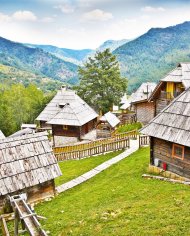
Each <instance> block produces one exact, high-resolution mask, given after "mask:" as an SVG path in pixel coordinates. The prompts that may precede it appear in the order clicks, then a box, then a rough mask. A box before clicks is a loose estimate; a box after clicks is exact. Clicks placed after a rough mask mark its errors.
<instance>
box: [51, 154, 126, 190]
mask: <svg viewBox="0 0 190 236" xmlns="http://www.w3.org/2000/svg"><path fill="white" fill-rule="evenodd" d="M121 152H122V151H116V152H111V153H107V154H102V155H98V156H93V157H88V158H84V159H82V160H80V161H78V160H77V161H76V160H71V161H63V162H59V166H60V168H61V171H62V173H63V175H62V176H60V177H58V178H56V179H55V183H56V185H57V186H58V185H61V184H63V183H65V182H67V181H70V180H72V179H74V178H76V177H78V176H80V175H82V174H84V173H85V172H87V171H90V170H91V169H93V168H95V167H96V166H98V165H100V164H101V163H103V162H105V161H107V160H109V159H111V158H113V157H115V156H117V155H119V154H120V153H121Z"/></svg>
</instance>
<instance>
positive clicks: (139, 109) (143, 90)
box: [130, 82, 156, 124]
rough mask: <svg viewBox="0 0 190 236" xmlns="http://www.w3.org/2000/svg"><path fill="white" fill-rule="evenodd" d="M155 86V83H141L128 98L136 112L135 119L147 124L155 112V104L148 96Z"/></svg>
mask: <svg viewBox="0 0 190 236" xmlns="http://www.w3.org/2000/svg"><path fill="white" fill-rule="evenodd" d="M155 87H156V83H150V82H147V83H143V84H141V86H140V87H139V88H138V89H137V91H136V92H134V93H133V95H132V96H131V98H130V101H131V106H132V110H133V111H134V112H135V113H136V119H137V121H139V122H141V123H143V124H147V123H148V122H149V121H150V120H151V119H152V118H153V117H154V114H155V111H154V109H155V106H154V103H153V102H150V101H149V97H150V96H151V94H152V92H153V91H154V89H155Z"/></svg>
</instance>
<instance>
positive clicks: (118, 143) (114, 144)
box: [55, 138, 130, 161]
mask: <svg viewBox="0 0 190 236" xmlns="http://www.w3.org/2000/svg"><path fill="white" fill-rule="evenodd" d="M129 146H130V140H129V138H125V139H122V140H115V141H110V142H107V143H100V144H99V145H97V146H94V147H90V148H84V149H80V150H74V151H67V152H57V153H55V156H56V158H57V160H58V161H63V160H72V159H81V158H84V157H89V156H93V155H98V154H101V153H104V152H110V151H116V150H121V149H124V148H129Z"/></svg>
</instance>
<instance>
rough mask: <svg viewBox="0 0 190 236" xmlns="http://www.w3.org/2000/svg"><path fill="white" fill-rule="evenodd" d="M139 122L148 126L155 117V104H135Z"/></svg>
mask: <svg viewBox="0 0 190 236" xmlns="http://www.w3.org/2000/svg"><path fill="white" fill-rule="evenodd" d="M134 106H135V112H136V117H137V121H139V122H141V123H143V124H147V123H148V122H149V121H150V120H151V119H153V118H154V115H155V105H154V102H147V101H145V102H140V103H136V104H134Z"/></svg>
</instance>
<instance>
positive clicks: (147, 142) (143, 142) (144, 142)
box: [139, 135, 150, 147]
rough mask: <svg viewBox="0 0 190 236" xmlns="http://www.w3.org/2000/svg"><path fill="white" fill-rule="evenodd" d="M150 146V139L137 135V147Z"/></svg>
mask: <svg viewBox="0 0 190 236" xmlns="http://www.w3.org/2000/svg"><path fill="white" fill-rule="evenodd" d="M146 145H150V137H149V136H147V135H139V147H142V146H146Z"/></svg>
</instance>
